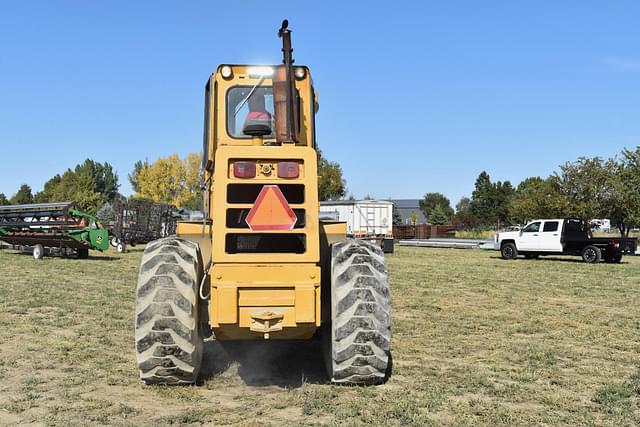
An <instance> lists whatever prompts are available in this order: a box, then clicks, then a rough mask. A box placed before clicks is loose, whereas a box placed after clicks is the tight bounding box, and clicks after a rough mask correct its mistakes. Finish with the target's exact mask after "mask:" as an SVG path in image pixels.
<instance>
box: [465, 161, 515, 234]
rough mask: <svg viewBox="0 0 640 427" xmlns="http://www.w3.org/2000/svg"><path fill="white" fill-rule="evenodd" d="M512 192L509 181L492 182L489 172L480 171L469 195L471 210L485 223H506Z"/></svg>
mask: <svg viewBox="0 0 640 427" xmlns="http://www.w3.org/2000/svg"><path fill="white" fill-rule="evenodd" d="M513 193H514V190H513V186H512V185H511V183H510V182H509V181H505V182H500V181H497V182H495V183H493V182H491V177H490V176H489V174H488V173H487V172H485V171H482V172H481V173H480V175H478V178H477V179H476V183H475V190H473V194H472V195H471V212H472V213H473V215H475V216H476V217H477V218H478V219H479V220H480V221H481V222H482V223H483V224H485V225H489V224H494V223H502V224H505V223H508V222H509V203H510V201H511V197H513Z"/></svg>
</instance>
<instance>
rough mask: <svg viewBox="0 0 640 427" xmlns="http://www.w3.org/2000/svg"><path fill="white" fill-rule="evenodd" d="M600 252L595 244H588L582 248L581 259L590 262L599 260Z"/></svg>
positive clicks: (593, 262)
mask: <svg viewBox="0 0 640 427" xmlns="http://www.w3.org/2000/svg"><path fill="white" fill-rule="evenodd" d="M601 258H602V252H601V251H600V248H598V247H597V246H593V245H589V246H587V247H585V248H584V249H583V250H582V260H583V261H584V262H588V263H590V264H595V263H597V262H600V259H601Z"/></svg>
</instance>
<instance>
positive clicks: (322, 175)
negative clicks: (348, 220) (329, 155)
mask: <svg viewBox="0 0 640 427" xmlns="http://www.w3.org/2000/svg"><path fill="white" fill-rule="evenodd" d="M317 152H318V197H319V199H320V200H338V199H341V198H342V197H344V195H345V193H346V191H347V184H346V181H345V180H344V178H343V177H342V168H341V167H340V165H339V164H338V163H336V162H330V161H328V160H327V159H325V158H324V156H323V155H322V151H320V149H319V148H318V149H317Z"/></svg>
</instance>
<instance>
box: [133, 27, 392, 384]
mask: <svg viewBox="0 0 640 427" xmlns="http://www.w3.org/2000/svg"><path fill="white" fill-rule="evenodd" d="M278 35H279V37H280V38H282V43H283V49H282V51H283V57H284V59H283V64H282V65H277V66H250V65H231V64H228V65H220V66H219V67H218V69H217V70H216V72H215V73H214V74H213V75H211V76H210V78H209V80H208V81H207V83H206V85H205V106H204V138H203V139H204V144H203V161H202V181H203V185H202V187H203V212H204V220H202V221H196V222H179V223H178V226H177V233H176V236H172V237H167V238H164V239H160V240H156V241H153V242H151V243H149V244H148V245H147V247H146V248H145V251H144V255H143V258H142V263H141V266H140V274H139V279H138V286H137V290H136V324H135V341H136V352H137V362H138V368H139V371H140V378H141V379H142V380H143V381H144V382H145V383H147V384H191V383H195V382H196V381H197V380H198V373H199V371H200V366H201V364H202V363H203V360H202V359H203V341H204V339H205V338H206V337H208V335H210V333H211V332H212V333H213V335H214V337H215V339H216V340H219V341H221V342H224V341H229V340H307V339H312V338H314V337H319V338H320V339H322V341H323V345H322V347H323V349H324V357H325V362H326V367H327V373H328V377H329V380H330V381H331V382H333V383H340V384H362V385H368V384H379V383H382V382H384V381H385V380H386V378H388V375H389V374H390V360H391V359H390V346H389V345H390V339H391V312H390V310H391V302H390V292H389V282H388V276H387V267H386V264H385V260H384V257H383V253H382V251H381V249H380V248H379V247H378V246H377V245H375V244H373V243H369V242H365V241H360V240H354V239H348V238H346V225H345V224H344V223H340V222H331V221H323V220H320V219H319V201H318V165H317V158H318V155H317V151H316V140H315V128H314V124H315V114H316V112H317V111H318V97H317V94H316V92H315V89H314V86H313V82H312V80H311V76H310V74H309V69H308V68H307V67H305V66H297V65H296V66H294V65H293V63H294V61H293V58H292V52H293V49H292V48H291V31H290V30H289V28H288V24H287V21H284V22H283V24H282V27H281V28H280V30H279V32H278Z"/></svg>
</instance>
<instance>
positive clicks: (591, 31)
mask: <svg viewBox="0 0 640 427" xmlns="http://www.w3.org/2000/svg"><path fill="white" fill-rule="evenodd" d="M638 16H640V2H637V1H616V2H605V1H562V2H557V1H547V2H533V1H530V2H507V1H484V2H476V1H466V2H465V1H451V2H426V1H425V2H402V1H393V2H372V1H368V2H361V3H356V2H346V1H341V2H330V1H324V2H301V1H297V2H284V1H276V2H257V1H233V2H217V1H216V2H214V1H188V2H186V1H182V2H179V1H171V2H170V1H153V2H152V1H149V2H144V1H135V2H133V1H121V2H118V1H109V2H107V1H103V2H97V1H94V2H87V1H56V2H52V1H43V2H36V1H22V2H10V1H3V2H0V147H1V148H2V156H1V158H2V160H3V161H2V164H1V166H0V192H4V193H5V194H7V195H8V196H10V195H11V194H13V193H15V191H16V190H17V188H18V186H19V185H20V184H21V183H23V182H25V183H28V184H29V185H31V187H32V188H33V189H34V191H39V190H41V189H42V186H43V184H44V182H45V181H46V180H47V179H48V178H50V177H51V176H53V175H54V174H56V173H61V172H63V171H64V170H66V169H67V168H68V167H73V166H74V165H76V164H77V163H79V162H81V161H82V160H84V159H85V158H87V157H89V158H92V159H94V160H96V161H100V162H104V161H107V162H109V163H111V164H112V165H113V166H114V167H115V169H116V170H117V172H118V174H119V176H120V182H121V184H122V186H121V192H122V193H124V194H127V195H128V194H130V193H131V188H130V185H129V182H128V180H127V173H129V172H130V171H131V169H132V167H133V164H134V162H135V161H136V160H139V159H144V158H148V159H149V160H150V161H153V160H154V159H156V158H157V157H158V156H166V155H169V154H172V153H179V154H180V155H182V156H184V155H185V154H186V153H188V152H191V151H197V150H199V149H200V146H201V135H202V99H203V86H204V82H205V80H206V79H207V76H208V75H209V74H210V73H211V72H212V71H213V70H214V69H215V68H216V66H217V65H218V64H220V63H278V62H279V61H280V59H281V53H280V40H279V39H278V38H277V37H276V35H275V34H276V30H277V28H278V27H279V24H280V22H281V20H282V19H283V18H288V19H289V22H290V27H291V28H292V29H293V31H294V33H293V45H294V49H295V51H294V58H295V59H296V62H297V63H298V64H306V65H308V66H310V67H311V72H312V76H313V78H314V82H315V84H316V86H317V89H318V92H319V96H320V106H321V108H320V112H319V114H318V117H317V135H318V143H319V145H320V146H321V148H322V150H323V152H324V154H325V156H326V157H327V158H329V159H331V160H336V161H338V162H339V163H340V164H341V165H342V168H343V171H344V175H345V178H346V179H347V184H348V190H349V192H350V193H352V194H353V195H355V196H356V197H362V196H364V195H366V194H369V195H371V196H374V197H380V198H387V197H392V198H417V197H421V196H422V195H423V194H424V193H426V192H432V191H439V192H442V193H444V194H445V195H447V196H448V197H449V198H450V199H451V201H452V204H455V203H456V202H457V201H458V199H459V198H460V197H461V196H462V195H469V194H470V193H471V191H472V190H473V183H474V180H475V178H476V177H477V175H478V173H479V172H480V171H482V170H486V171H488V172H489V174H490V175H491V177H492V178H493V179H499V180H511V181H512V182H513V183H514V184H517V183H518V182H519V181H520V180H522V179H523V178H525V177H527V176H533V175H541V176H546V175H548V174H550V173H551V172H553V171H554V170H556V169H557V166H558V165H559V164H561V163H563V162H565V161H567V160H574V159H576V158H577V157H579V156H601V157H610V156H613V155H615V154H616V153H618V152H620V150H621V149H622V148H623V147H635V146H637V145H640V25H638Z"/></svg>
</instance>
